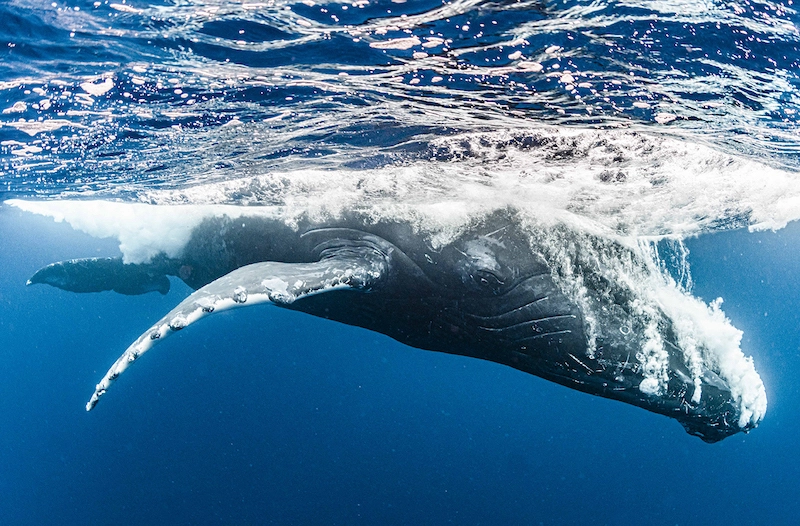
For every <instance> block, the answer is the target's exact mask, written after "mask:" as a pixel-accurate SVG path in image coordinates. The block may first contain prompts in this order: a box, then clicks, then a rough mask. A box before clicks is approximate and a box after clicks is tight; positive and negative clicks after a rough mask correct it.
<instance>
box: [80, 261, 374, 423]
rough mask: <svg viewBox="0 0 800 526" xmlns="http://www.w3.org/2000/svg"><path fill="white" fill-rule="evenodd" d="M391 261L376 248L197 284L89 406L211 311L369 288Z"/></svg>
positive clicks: (131, 350)
mask: <svg viewBox="0 0 800 526" xmlns="http://www.w3.org/2000/svg"><path fill="white" fill-rule="evenodd" d="M386 270H387V261H386V259H385V258H384V256H382V255H379V254H377V253H370V254H367V255H358V254H351V255H348V256H335V257H328V258H326V259H323V260H321V261H318V262H316V263H276V262H271V261H268V262H264V263H254V264H252V265H247V266H245V267H241V268H238V269H236V270H234V271H232V272H230V273H229V274H226V275H225V276H222V277H221V278H219V279H217V280H216V281H212V282H211V283H209V284H208V285H206V286H204V287H202V288H200V289H198V290H197V291H195V292H194V293H193V294H192V295H190V296H189V297H188V298H186V299H185V300H183V301H182V302H181V303H179V304H178V306H177V307H175V308H174V309H172V310H171V311H170V312H169V313H167V315H166V316H164V317H163V318H161V319H160V320H159V321H158V322H157V323H156V324H155V325H153V326H152V327H150V329H148V330H147V331H146V332H145V333H144V334H142V335H141V336H140V337H139V338H138V339H137V340H136V341H135V342H133V344H131V346H130V347H128V349H127V350H126V351H125V352H124V353H123V354H122V356H120V357H119V358H118V359H117V361H116V362H114V365H112V366H111V368H110V369H109V370H108V372H107V373H106V374H105V376H104V377H103V379H102V380H101V381H100V383H99V384H97V386H96V388H95V392H94V394H93V395H92V398H91V400H89V402H88V403H87V404H86V410H87V411H91V410H92V409H93V408H94V406H95V405H97V402H98V401H99V399H100V397H101V396H103V394H105V392H106V390H107V389H108V388H109V386H110V385H111V384H112V383H113V382H114V380H116V379H117V378H118V377H119V375H120V374H122V372H123V371H125V369H127V368H128V366H129V365H130V364H132V363H133V362H134V361H136V359H137V358H139V357H140V356H141V355H142V354H144V353H145V352H147V351H148V350H150V349H151V348H152V347H153V346H154V345H155V344H156V343H158V342H160V341H161V340H163V339H164V338H165V337H167V336H169V335H170V334H172V333H173V332H176V331H179V330H181V329H183V328H185V327H187V326H189V325H191V324H192V323H194V322H196V321H197V320H199V319H201V318H203V317H205V316H206V315H208V314H211V313H213V312H219V311H223V310H228V309H233V308H237V307H246V306H249V305H258V304H261V303H275V304H278V305H287V304H290V303H293V302H294V301H295V300H298V299H300V298H303V297H307V296H311V295H313V294H319V293H322V292H329V291H333V290H340V289H351V290H360V291H364V292H366V291H369V290H370V289H371V288H373V287H374V286H375V285H376V284H377V283H378V282H379V281H380V279H381V278H382V277H383V276H384V275H385V273H386Z"/></svg>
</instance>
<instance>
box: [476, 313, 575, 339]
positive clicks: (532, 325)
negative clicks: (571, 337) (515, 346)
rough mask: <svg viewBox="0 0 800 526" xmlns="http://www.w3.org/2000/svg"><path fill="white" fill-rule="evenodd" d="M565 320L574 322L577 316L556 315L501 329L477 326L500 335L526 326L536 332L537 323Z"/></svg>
mask: <svg viewBox="0 0 800 526" xmlns="http://www.w3.org/2000/svg"><path fill="white" fill-rule="evenodd" d="M565 319H573V320H574V319H577V316H575V315H574V314H556V315H553V316H543V317H541V318H532V319H530V320H526V321H523V322H519V323H514V324H511V325H506V326H503V327H488V326H486V325H479V326H478V328H479V329H482V330H484V331H489V332H498V333H502V332H505V331H510V330H514V329H524V328H526V327H528V326H530V327H532V328H533V330H536V327H535V325H536V324H537V323H541V322H545V321H558V320H565ZM570 332H571V331H570ZM537 334H545V333H538V332H537Z"/></svg>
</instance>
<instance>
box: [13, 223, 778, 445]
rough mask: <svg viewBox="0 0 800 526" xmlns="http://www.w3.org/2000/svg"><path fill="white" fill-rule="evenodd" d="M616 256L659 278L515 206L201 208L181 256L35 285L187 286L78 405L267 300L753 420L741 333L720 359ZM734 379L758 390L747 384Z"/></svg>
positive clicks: (729, 430)
mask: <svg viewBox="0 0 800 526" xmlns="http://www.w3.org/2000/svg"><path fill="white" fill-rule="evenodd" d="M609 261H616V262H625V265H626V268H628V269H633V270H631V272H635V273H638V275H640V276H645V277H647V276H650V277H652V276H653V275H654V274H657V273H658V272H657V270H654V269H653V268H652V266H648V264H646V262H645V261H644V260H643V258H642V257H641V256H640V255H639V253H638V252H637V250H635V249H634V248H632V247H631V246H628V245H626V244H625V243H623V242H621V241H619V240H613V239H608V238H602V237H598V236H593V235H590V234H585V233H584V234H576V232H575V231H574V230H571V229H570V228H568V227H565V226H564V225H560V226H559V225H558V224H555V225H550V226H547V227H543V226H541V225H540V226H537V225H535V224H533V225H532V224H529V222H528V223H526V221H525V220H524V218H522V217H521V215H520V213H519V211H518V210H515V209H513V208H505V209H501V210H495V211H492V212H491V213H487V214H483V215H480V216H476V217H474V218H473V219H471V220H470V222H469V224H467V225H466V226H465V227H464V228H462V229H461V230H460V231H458V232H457V233H455V234H454V235H452V236H450V237H449V238H446V239H443V240H439V241H438V242H435V241H434V240H432V238H431V237H430V236H425V235H422V234H421V233H420V232H419V230H418V228H416V227H415V226H414V225H412V224H411V223H410V222H408V221H403V220H399V219H391V218H387V217H383V218H374V217H371V216H370V215H369V214H368V213H359V212H352V211H351V212H349V213H345V214H341V215H339V216H336V217H327V218H323V219H320V218H315V216H312V215H311V214H306V215H304V216H302V217H300V218H299V219H296V220H293V221H285V220H282V219H280V218H274V217H268V216H264V215H258V214H255V213H253V214H248V213H247V212H246V211H244V212H241V213H240V214H238V215H236V216H234V215H228V214H224V213H223V214H215V215H209V216H207V217H205V218H204V219H202V221H199V222H198V224H197V225H195V226H194V227H193V228H192V229H191V232H190V235H189V236H188V240H187V241H186V242H185V243H184V245H183V246H182V248H181V250H180V251H178V252H177V253H173V254H168V253H166V252H163V251H162V252H160V253H158V254H156V255H155V256H154V257H151V258H150V259H149V260H148V261H143V262H138V263H126V262H123V260H122V259H121V258H87V259H78V260H70V261H62V262H58V263H53V264H51V265H48V266H47V267H44V268H42V269H41V270H39V271H38V272H36V273H35V274H34V275H33V276H32V277H31V278H30V280H29V281H28V284H36V283H44V284H49V285H52V286H55V287H59V288H61V289H64V290H69V291H74V292H93V291H103V290H114V291H117V292H119V293H123V294H143V293H146V292H151V291H158V292H161V293H166V292H167V290H168V288H169V280H168V278H167V276H174V277H177V278H179V279H181V280H183V281H184V282H185V283H186V284H188V285H189V286H190V287H191V288H192V289H194V290H195V292H194V293H192V294H191V295H190V296H188V297H187V298H186V299H184V300H183V301H182V302H180V304H179V305H177V306H176V307H175V308H174V309H172V310H171V311H170V312H169V313H167V314H166V315H165V316H163V317H162V318H161V319H160V320H158V321H157V322H156V323H155V324H154V325H153V326H152V327H150V328H149V329H148V330H147V331H145V332H144V333H143V334H142V335H141V336H140V337H139V338H138V339H137V340H136V341H135V342H133V343H132V344H131V345H130V347H128V349H127V350H126V351H125V352H124V353H123V354H122V355H121V356H120V357H119V359H118V360H117V361H116V362H115V363H114V364H113V365H112V366H111V368H110V369H109V370H108V372H107V373H106V374H105V376H104V377H103V378H102V380H101V381H100V383H99V384H97V386H96V389H95V392H94V394H93V395H92V397H91V400H90V401H89V402H88V404H87V407H86V409H87V411H88V410H91V409H93V408H94V407H95V406H96V404H97V403H98V401H99V400H100V398H101V397H102V396H103V395H105V393H106V392H107V390H108V389H109V387H110V386H111V384H112V383H113V382H114V381H115V380H117V378H118V377H119V376H120V374H121V373H122V372H123V371H125V369H126V368H127V367H129V366H130V365H131V364H132V363H133V362H135V361H137V360H138V359H139V358H140V357H141V356H142V355H143V354H144V353H145V352H147V351H148V350H150V349H151V348H153V346H155V345H156V344H158V343H160V342H161V341H163V340H164V338H166V337H167V336H169V335H170V334H173V333H175V332H177V331H180V330H182V329H184V328H186V327H188V326H189V325H191V324H192V323H194V322H196V321H198V320H200V319H201V318H203V317H205V316H208V315H211V314H213V313H217V312H220V311H224V310H227V309H232V308H239V307H247V306H250V305H257V304H262V303H271V304H274V305H277V306H279V307H282V308H286V309H291V310H295V311H301V312H304V313H308V314H311V315H314V316H319V317H322V318H327V319H330V320H335V321H338V322H342V323H346V324H349V325H354V326H359V327H363V328H366V329H369V330H372V331H377V332H379V333H383V334H385V335H388V336H390V337H392V338H394V339H395V340H398V341H400V342H402V343H404V344H406V345H409V346H412V347H416V348H420V349H426V350H430V351H438V352H443V353H451V354H457V355H464V356H469V357H474V358H478V359H483V360H489V361H492V362H496V363H499V364H503V365H506V366H509V367H513V368H514V369H518V370H520V371H523V372H525V373H529V374H533V375H536V376H539V377H541V378H544V379H547V380H550V381H553V382H557V383H559V384H562V385H564V386H567V387H569V388H572V389H577V390H579V391H583V392H586V393H590V394H593V395H598V396H602V397H606V398H610V399H614V400H618V401H621V402H625V403H628V404H632V405H635V406H639V407H641V408H644V409H646V410H649V411H652V412H654V413H658V414H662V415H666V416H668V417H670V418H673V419H675V420H677V421H678V422H679V423H680V424H682V425H683V427H684V428H685V429H686V431H687V432H688V433H690V434H692V435H695V436H698V437H700V438H701V439H702V440H704V441H706V442H717V441H720V440H722V439H724V438H725V437H727V436H730V435H733V434H735V433H738V432H741V431H745V432H746V431H749V430H750V429H752V428H754V427H755V426H756V425H758V423H759V421H760V419H761V418H762V416H763V413H764V410H765V408H766V398H765V395H764V394H763V393H764V390H763V384H761V380H760V378H758V375H757V373H756V372H755V370H754V368H753V366H752V360H750V359H749V358H744V357H743V356H742V355H741V353H740V352H739V351H738V341H737V342H736V352H739V356H740V358H741V359H739V361H738V362H737V366H736V367H733V368H732V367H730V366H726V365H725V364H724V363H723V360H721V359H719V358H718V357H714V356H713V355H712V353H711V352H710V351H709V349H710V347H711V346H713V344H714V343H713V341H711V340H713V338H707V340H708V341H704V340H703V337H702V335H698V333H691V331H688V332H687V321H686V319H685V317H682V316H681V314H680V312H681V309H680V308H679V309H677V310H676V309H674V308H673V309H672V310H670V309H669V308H668V307H669V305H668V302H666V303H661V304H660V303H658V302H652V301H651V302H648V301H645V300H643V299H642V297H641V296H640V295H637V293H636V291H635V290H634V288H633V287H632V286H631V285H630V283H628V282H627V281H626V279H624V276H623V277H622V278H621V277H620V276H619V275H617V274H615V273H614V270H613V269H612V268H611V266H613V265H611V266H610V264H609V263H608V262H609ZM676 294H677V292H676ZM692 299H693V298H692ZM703 305H704V306H705V304H703ZM676 312H677V314H676ZM743 379H745V380H746V381H748V382H750V383H751V384H752V383H755V384H756V388H755V389H754V390H753V389H750V391H749V392H748V390H747V389H744V388H743V387H742V385H741V384H742V382H743V381H744V380H743ZM753 392H754V393H755V394H753Z"/></svg>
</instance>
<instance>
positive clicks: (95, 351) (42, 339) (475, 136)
mask: <svg viewBox="0 0 800 526" xmlns="http://www.w3.org/2000/svg"><path fill="white" fill-rule="evenodd" d="M795 4H797V5H795ZM799 10H800V4H799V3H798V2H797V0H784V1H782V2H773V1H738V0H733V1H710V0H708V1H701V0H678V1H666V0H663V1H660V0H652V1H646V0H619V1H612V0H596V1H571V0H565V1H532V0H531V1H528V0H522V1H478V0H458V1H452V2H451V1H446V2H442V1H441V0H438V1H433V0H425V1H416V0H381V1H374V0H355V1H352V2H345V1H333V2H331V1H324V2H318V1H316V0H306V1H299V2H291V1H274V0H269V1H265V2H260V1H222V0H205V1H200V0H199V1H192V0H172V1H166V0H163V1H158V0H151V1H146V0H119V1H118V2H115V1H108V0H102V1H84V0H73V1H69V2H63V1H52V0H51V1H39V0H0V524H2V525H6V524H8V525H44V524H58V525H93V524H98V525H100V524H120V525H140V524H164V525H183V524H186V525H194V524H281V525H282V524H291V525H294V524H298V525H299V524H315V525H316V524H339V525H349V524H376V525H383V524H387V525H389V524H391V525H394V524H398V525H400V524H403V525H405V524H408V525H419V524H445V523H448V524H465V525H473V524H474V525H478V524H481V525H495V524H497V525H510V524H533V525H537V524H543V525H550V524H556V525H561V524H607V525H619V524H634V523H637V524H658V525H660V524H663V525H699V524H709V525H712V524H713V525H717V524H795V523H796V520H797V517H798V516H800V500H799V499H798V498H797V494H798V493H800V456H799V455H798V454H797V446H796V444H797V436H798V434H799V433H800V257H798V256H799V255H800V223H798V222H797V220H798V219H800V11H799ZM54 200H55V201H57V203H55V204H53V203H52V201H54ZM65 203H66V204H65ZM76 203H77V204H76ZM132 203H137V204H143V205H145V204H146V205H150V206H152V207H153V208H147V210H150V211H153V210H155V211H157V212H152V213H150V212H148V213H147V214H145V216H149V217H145V216H142V214H139V215H133V216H131V215H126V214H127V212H126V211H127V210H129V208H126V207H129V206H130V205H131V204H132ZM209 205H236V206H241V207H251V208H252V207H261V208H265V207H272V208H274V209H279V210H281V211H282V212H281V213H282V214H284V216H285V217H287V218H292V217H297V216H298V214H303V213H309V211H311V212H312V213H314V214H318V215H322V216H328V217H331V216H336V214H341V213H342V212H343V211H347V210H351V209H359V210H369V211H371V213H373V214H374V216H375V218H376V220H380V219H385V218H397V217H403V218H408V219H409V220H410V221H411V220H413V221H415V222H416V223H415V224H416V225H417V228H418V231H419V232H420V235H428V236H432V238H437V239H439V238H438V237H437V236H440V237H441V236H444V238H446V237H447V236H448V235H451V234H452V232H457V231H459V228H463V227H464V225H465V224H467V223H468V222H469V221H470V220H472V219H474V218H475V217H479V216H481V214H487V213H490V212H491V211H492V210H497V209H504V208H510V209H514V210H517V211H519V212H520V214H521V215H524V216H525V217H527V218H529V219H530V220H531V221H533V222H534V223H536V224H537V225H539V227H541V226H542V225H547V224H562V225H563V224H565V225H569V226H570V228H571V229H572V230H570V231H572V232H575V235H576V238H575V239H578V240H580V239H584V238H585V236H589V235H591V236H593V237H594V238H601V239H607V240H615V242H621V243H624V244H626V245H627V246H630V247H634V248H636V247H638V250H639V251H640V253H641V255H642V257H650V258H651V259H652V261H651V262H652V263H653V264H654V265H655V266H656V267H658V268H659V269H660V272H661V273H662V274H663V276H662V277H663V287H666V288H668V289H669V290H670V291H673V292H674V293H675V294H677V295H680V297H681V298H686V302H690V301H691V302H693V303H691V305H695V306H696V305H702V306H703V307H702V309H706V310H703V313H702V314H700V315H698V317H696V318H693V319H692V321H693V323H695V324H696V326H697V327H703V328H704V330H705V332H704V334H706V336H708V334H711V333H713V330H712V329H714V328H720V330H724V331H727V332H725V334H734V335H739V336H740V338H741V339H740V341H739V340H737V341H736V344H737V349H736V350H737V352H739V349H740V350H741V353H743V354H744V355H745V356H750V357H752V360H753V364H754V367H755V369H756V371H757V372H758V374H759V375H760V378H761V380H763V385H764V387H765V389H766V396H767V399H768V406H767V410H766V414H765V415H764V417H763V420H762V421H761V422H760V425H759V426H758V427H757V428H756V429H754V430H753V431H751V432H750V433H748V434H744V433H742V434H737V435H735V436H733V437H730V438H728V439H726V440H724V441H722V442H720V443H718V444H706V443H704V442H702V441H700V440H698V439H697V438H695V437H692V436H689V435H687V434H686V433H685V432H684V431H683V429H682V428H681V427H680V426H679V425H678V424H677V423H676V422H674V421H672V420H670V419H667V418H664V417H662V416H659V415H655V414H651V413H648V412H646V411H644V410H642V409H639V408H636V407H632V406H629V405H626V404H621V403H619V402H614V401H611V400H606V399H602V398H598V397H593V396H590V395H586V394H582V393H579V392H576V391H572V390H569V389H567V388H564V387H562V386H559V385H555V384H552V383H550V382H547V381H545V380H542V379H539V378H537V377H534V376H530V375H527V374H523V373H521V372H519V371H516V370H513V369H510V368H507V367H504V366H501V365H498V364H495V363H491V362H486V361H480V360H474V359H469V358H465V357H460V356H451V355H444V354H437V353H432V352H427V351H422V350H418V349H414V348H410V347H407V346H404V345H402V344H400V343H397V342H395V341H394V340H391V339H390V338H388V337H386V336H383V335H381V334H377V333H372V332H368V331H365V330H363V329H359V328H355V327H350V326H345V325H341V324H337V323H334V322H331V321H327V320H322V319H317V318H312V317H310V316H308V315H304V314H301V313H298V312H292V311H287V310H283V309H280V308H276V307H273V306H259V307H253V308H247V309H240V310H237V311H234V312H225V313H219V314H218V315H215V316H212V317H209V319H207V320H204V321H203V322H202V323H198V324H197V325H196V326H193V327H192V328H191V329H190V330H187V331H184V332H182V333H181V334H180V335H178V336H176V337H174V338H173V339H171V340H170V341H169V342H165V343H164V344H163V346H161V347H160V348H159V350H158V352H157V353H155V352H154V353H153V354H152V356H151V355H148V357H147V358H146V359H144V360H143V361H142V362H141V363H137V365H136V366H135V367H132V368H131V370H130V371H129V372H127V373H126V375H125V377H124V378H121V379H120V380H119V381H118V382H117V384H116V385H115V387H114V390H113V392H110V393H109V395H108V397H107V400H105V399H104V402H103V405H102V406H100V407H98V408H97V409H96V410H95V411H93V412H91V413H86V412H85V410H84V406H85V403H86V401H87V399H88V397H89V396H90V395H91V392H92V390H93V388H94V385H95V384H96V383H97V381H98V380H99V379H100V378H101V377H102V375H103V374H104V373H105V371H106V369H107V368H108V367H109V366H110V365H111V364H112V363H113V361H114V360H115V359H116V358H117V356H119V355H120V354H121V353H122V351H123V350H124V349H125V348H126V347H127V346H128V345H129V344H130V342H132V341H133V340H134V339H136V337H137V336H138V335H139V334H141V333H142V332H143V331H144V330H145V329H146V328H147V327H149V326H150V325H151V324H152V323H153V322H155V321H156V320H157V319H158V318H159V317H160V316H162V315H163V314H164V313H166V312H167V311H169V310H170V309H171V308H172V307H173V306H175V305H176V304H177V303H179V302H180V301H181V300H182V299H183V298H185V297H186V296H187V295H188V294H189V293H190V292H191V290H190V289H189V288H188V287H187V286H186V285H184V284H183V283H182V282H181V281H179V280H173V281H172V290H171V291H170V292H169V293H168V294H167V295H164V296H162V295H159V294H156V293H150V294H145V295H140V296H122V295H117V294H114V293H112V292H103V293H93V294H74V293H70V292H65V291H61V290H58V289H55V288H50V287H45V286H41V285H39V286H32V287H26V285H25V284H26V281H27V279H28V278H29V277H31V275H32V274H33V273H34V272H35V271H36V270H37V269H39V268H41V267H42V266H44V265H47V264H49V263H52V262H55V261H61V260H66V259H71V258H81V257H92V256H117V255H120V254H122V255H124V256H125V257H126V258H127V259H130V260H145V259H147V257H149V256H150V255H152V254H151V252H148V251H152V250H155V249H156V248H159V247H160V248H161V249H164V247H166V246H168V241H169V240H170V239H171V238H170V237H169V236H170V235H171V232H170V229H169V227H168V224H172V223H170V222H169V221H164V222H162V221H161V220H160V219H159V218H161V217H162V216H161V215H159V214H161V213H162V212H163V211H167V212H164V213H167V214H169V213H170V212H169V211H178V212H175V213H173V214H172V216H171V217H172V219H174V220H178V219H180V218H181V217H183V215H184V214H183V211H185V210H197V209H199V208H197V207H203V206H209ZM64 207H66V208H64ZM65 210H66V212H65ZM581 236H584V237H581ZM153 247H155V248H153ZM586 250H589V249H588V248H587V249H586ZM590 255H591V253H590ZM600 264H601V265H605V266H606V267H608V268H610V269H611V270H612V271H613V272H615V273H616V274H615V275H616V276H618V277H620V279H622V278H625V279H628V280H629V281H631V280H632V281H631V285H630V286H631V288H632V290H633V291H634V292H636V294H639V295H640V298H641V300H642V301H643V302H645V303H647V302H651V303H653V304H657V302H658V298H659V297H660V296H658V295H657V294H656V293H655V292H653V290H652V287H651V285H652V283H651V282H649V281H646V280H640V281H637V279H638V278H637V276H638V274H636V273H635V272H633V271H632V270H631V269H630V268H628V267H625V265H624V264H622V263H619V264H618V265H617V264H616V263H614V262H610V261H604V260H600ZM665 290H666V289H665ZM717 298H722V302H721V303H720V302H719V301H718V300H717ZM686 304H687V305H689V303H686ZM702 309H701V310H702ZM693 312H694V311H693ZM721 312H722V313H724V315H723V314H720V313H721ZM712 315H713V316H714V320H716V321H715V323H716V325H714V324H710V325H709V323H710V322H709V323H706V322H707V321H708V320H710V319H711V317H712ZM709 327H711V329H709ZM732 327H735V328H736V330H737V331H741V332H735V331H734V332H731V331H733V329H732ZM709 331H710V332H709ZM711 337H713V334H712V335H711Z"/></svg>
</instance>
